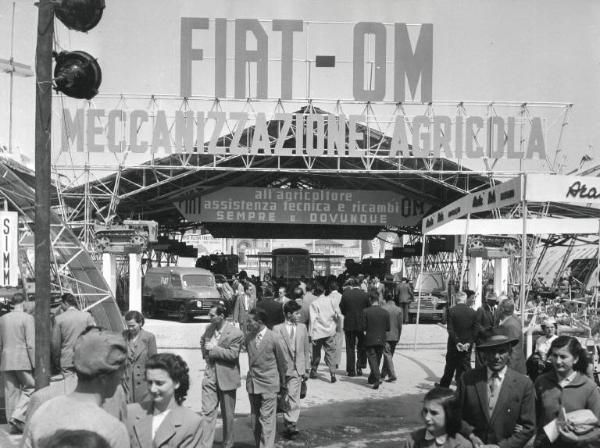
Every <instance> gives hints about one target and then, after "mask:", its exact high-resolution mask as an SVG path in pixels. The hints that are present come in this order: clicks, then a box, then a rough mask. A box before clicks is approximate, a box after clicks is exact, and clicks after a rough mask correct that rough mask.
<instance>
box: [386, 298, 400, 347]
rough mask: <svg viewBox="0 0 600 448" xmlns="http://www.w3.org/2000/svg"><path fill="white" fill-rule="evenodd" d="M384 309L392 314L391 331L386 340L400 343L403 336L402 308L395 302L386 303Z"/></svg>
mask: <svg viewBox="0 0 600 448" xmlns="http://www.w3.org/2000/svg"><path fill="white" fill-rule="evenodd" d="M382 308H383V309H384V310H386V311H387V312H388V313H389V314H390V329H389V331H388V332H387V334H386V335H385V340H386V341H396V342H398V341H399V340H400V335H401V334H402V308H400V307H399V306H398V305H396V304H395V303H394V302H386V304H385V305H383V306H382Z"/></svg>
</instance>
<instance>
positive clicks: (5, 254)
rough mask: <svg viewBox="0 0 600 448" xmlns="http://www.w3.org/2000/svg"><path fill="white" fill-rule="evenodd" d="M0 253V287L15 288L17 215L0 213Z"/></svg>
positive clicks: (17, 267) (17, 242)
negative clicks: (0, 270) (0, 273)
mask: <svg viewBox="0 0 600 448" xmlns="http://www.w3.org/2000/svg"><path fill="white" fill-rule="evenodd" d="M0 223H1V231H0V236H1V238H0V252H1V257H2V276H1V278H0V286H17V284H18V282H19V214H18V213H17V212H0Z"/></svg>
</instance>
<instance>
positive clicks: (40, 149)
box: [34, 0, 54, 389]
mask: <svg viewBox="0 0 600 448" xmlns="http://www.w3.org/2000/svg"><path fill="white" fill-rule="evenodd" d="M53 37H54V6H53V3H52V1H51V0H39V3H38V26H37V47H36V52H35V62H36V63H35V75H36V85H35V93H36V95H35V227H34V229H35V387H36V389H41V388H42V387H45V386H47V385H48V384H49V382H50V250H51V243H50V188H51V182H50V160H51V150H52V141H51V131H52V42H53Z"/></svg>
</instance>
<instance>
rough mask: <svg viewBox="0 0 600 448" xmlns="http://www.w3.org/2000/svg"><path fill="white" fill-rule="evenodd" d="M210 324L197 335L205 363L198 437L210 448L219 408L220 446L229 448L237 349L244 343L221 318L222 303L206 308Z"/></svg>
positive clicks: (237, 379)
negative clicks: (221, 422)
mask: <svg viewBox="0 0 600 448" xmlns="http://www.w3.org/2000/svg"><path fill="white" fill-rule="evenodd" d="M208 316H209V317H210V325H209V326H208V327H207V329H206V331H205V332H204V334H203V335H202V337H201V338H200V348H201V350H202V356H203V358H204V360H205V362H206V367H205V369H204V379H203V380H202V417H203V419H202V427H203V429H202V436H201V439H200V447H202V448H212V446H213V441H214V438H215V427H216V425H217V413H218V410H219V405H220V407H221V418H222V419H223V447H224V448H232V447H233V443H234V440H233V422H234V415H235V398H236V391H237V388H238V387H240V385H241V381H240V349H241V348H242V344H243V343H244V334H243V333H242V331H241V330H240V329H238V328H236V327H234V326H233V325H231V324H230V323H228V322H227V321H226V320H225V319H226V318H227V309H226V308H225V307H224V306H222V305H217V306H214V307H212V308H211V309H210V311H209V313H208Z"/></svg>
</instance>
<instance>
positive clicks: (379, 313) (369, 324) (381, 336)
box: [363, 290, 390, 389]
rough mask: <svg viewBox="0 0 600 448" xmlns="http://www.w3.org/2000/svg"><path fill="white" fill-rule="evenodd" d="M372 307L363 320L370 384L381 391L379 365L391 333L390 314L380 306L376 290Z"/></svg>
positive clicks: (372, 295) (364, 314)
mask: <svg viewBox="0 0 600 448" xmlns="http://www.w3.org/2000/svg"><path fill="white" fill-rule="evenodd" d="M369 298H370V300H371V306H370V307H369V308H367V309H365V310H364V312H363V319H364V327H365V341H364V344H365V348H366V350H367V360H368V361H369V368H370V369H371V373H370V374H369V384H373V389H379V386H380V385H381V372H380V370H379V365H380V364H381V357H382V356H383V348H384V347H385V343H386V333H387V332H388V331H390V314H389V313H388V312H387V311H386V310H384V309H383V308H382V307H380V306H379V294H378V293H377V291H376V290H373V291H372V292H371V296H370V297H369Z"/></svg>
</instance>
